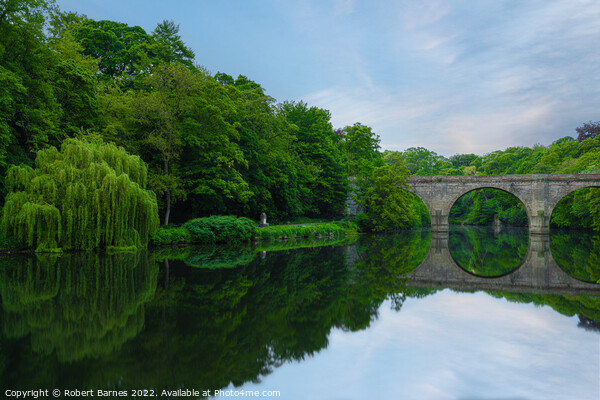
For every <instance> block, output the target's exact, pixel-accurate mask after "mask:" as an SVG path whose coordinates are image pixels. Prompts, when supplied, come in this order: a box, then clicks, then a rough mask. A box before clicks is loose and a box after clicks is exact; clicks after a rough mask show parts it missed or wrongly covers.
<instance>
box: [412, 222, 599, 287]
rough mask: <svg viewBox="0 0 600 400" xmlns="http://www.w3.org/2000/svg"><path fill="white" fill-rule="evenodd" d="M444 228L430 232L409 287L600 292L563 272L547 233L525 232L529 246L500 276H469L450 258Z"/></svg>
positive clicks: (589, 284)
mask: <svg viewBox="0 0 600 400" xmlns="http://www.w3.org/2000/svg"><path fill="white" fill-rule="evenodd" d="M448 238H449V234H448V231H441V232H439V231H438V232H433V231H432V232H431V247H430V249H429V253H428V254H427V257H425V260H423V262H422V263H421V264H420V265H419V266H418V267H417V268H416V269H415V270H414V271H413V272H412V274H410V278H411V279H410V281H409V282H408V285H409V286H414V287H432V288H437V287H439V288H451V289H458V290H492V291H506V292H524V293H539V294H561V295H584V294H590V295H600V285H599V284H594V283H587V282H582V281H579V280H577V279H575V278H572V277H570V276H569V275H567V274H566V273H565V272H564V271H563V270H562V269H560V267H559V266H558V264H557V263H556V261H554V258H553V257H552V254H551V253H550V235H549V234H545V235H541V234H535V233H534V234H532V233H530V234H529V248H528V250H527V254H526V255H525V259H524V260H523V262H522V264H521V266H520V267H518V268H517V269H515V270H514V271H513V272H510V273H508V274H506V275H503V276H501V277H495V278H490V277H480V276H476V275H473V274H471V273H469V272H467V271H465V270H464V269H462V268H461V267H459V266H458V264H457V263H456V262H455V261H454V259H453V258H452V255H451V254H450V249H449V247H448Z"/></svg>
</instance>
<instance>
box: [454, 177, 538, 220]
mask: <svg viewBox="0 0 600 400" xmlns="http://www.w3.org/2000/svg"><path fill="white" fill-rule="evenodd" d="M479 189H496V190H500V191H502V192H504V193H508V194H511V195H513V196H514V197H515V198H516V199H517V200H519V202H520V203H521V204H522V205H523V208H524V209H525V213H526V214H527V220H528V221H529V220H530V219H531V210H530V209H528V208H527V202H526V200H525V199H522V198H520V197H519V195H518V194H516V193H513V192H510V191H509V190H507V189H506V187H502V186H500V185H494V184H485V185H482V186H479V187H477V186H476V185H475V186H474V188H473V189H470V188H469V189H468V190H466V191H465V192H463V193H462V194H459V193H460V191H459V192H457V194H455V195H453V196H450V198H449V203H450V204H449V207H448V216H450V211H451V210H452V207H454V205H455V204H456V202H457V201H458V199H460V198H461V197H462V196H464V195H466V194H468V193H470V192H472V191H474V190H479Z"/></svg>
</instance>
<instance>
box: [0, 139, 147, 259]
mask: <svg viewBox="0 0 600 400" xmlns="http://www.w3.org/2000/svg"><path fill="white" fill-rule="evenodd" d="M146 183H147V169H146V166H145V164H144V163H143V162H142V161H141V160H140V158H139V157H137V156H132V155H129V154H127V153H126V152H125V151H124V150H123V149H121V148H117V147H116V146H114V145H107V144H101V143H92V142H84V141H80V140H76V139H68V140H66V141H65V142H63V144H62V147H61V150H60V151H58V150H57V149H56V148H54V147H50V148H49V149H46V150H41V151H39V152H38V154H37V158H36V165H35V169H33V168H31V167H27V166H25V167H22V166H14V167H12V168H11V169H10V170H9V171H8V177H7V186H8V188H9V194H8V196H7V197H6V204H5V205H4V208H3V210H2V222H1V229H2V232H3V234H4V235H5V236H13V237H14V238H15V239H16V240H17V241H18V243H19V244H20V245H21V246H24V247H27V248H33V249H36V251H56V249H63V250H71V249H73V250H89V249H95V248H107V247H131V246H136V247H144V246H146V244H147V243H148V240H149V237H150V235H152V234H153V232H154V231H155V229H156V228H157V225H158V215H157V206H156V197H155V195H154V193H152V192H150V191H148V190H146Z"/></svg>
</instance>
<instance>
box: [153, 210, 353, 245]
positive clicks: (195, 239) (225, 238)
mask: <svg viewBox="0 0 600 400" xmlns="http://www.w3.org/2000/svg"><path fill="white" fill-rule="evenodd" d="M357 233H358V226H357V225H356V224H354V223H352V222H348V221H336V222H328V223H312V224H302V225H273V226H266V227H258V224H256V222H254V221H252V220H250V219H248V218H243V217H242V218H236V217H234V216H212V217H206V218H196V219H193V220H190V221H188V222H186V223H185V224H184V225H182V226H178V227H172V226H168V227H160V228H159V229H158V231H157V232H156V233H155V235H154V236H153V237H152V244H153V245H154V246H165V245H180V244H216V243H226V244H238V243H248V242H250V241H252V240H254V241H274V240H290V239H319V238H332V239H341V238H344V237H346V236H348V235H356V234H357Z"/></svg>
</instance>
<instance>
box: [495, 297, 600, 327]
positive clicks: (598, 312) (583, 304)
mask: <svg viewBox="0 0 600 400" xmlns="http://www.w3.org/2000/svg"><path fill="white" fill-rule="evenodd" d="M490 294H491V295H493V296H495V297H504V298H506V299H507V300H509V301H511V302H515V303H533V304H535V305H536V306H550V307H552V308H553V309H554V310H555V311H556V312H558V313H560V314H563V315H566V316H569V317H572V316H575V315H577V316H578V317H579V320H580V324H579V325H578V326H580V327H583V328H585V327H586V326H594V327H597V326H598V321H600V297H597V296H561V295H552V294H529V293H509V292H490ZM582 321H586V322H585V323H583V322H582Z"/></svg>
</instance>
